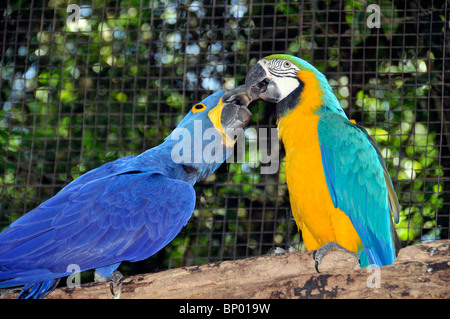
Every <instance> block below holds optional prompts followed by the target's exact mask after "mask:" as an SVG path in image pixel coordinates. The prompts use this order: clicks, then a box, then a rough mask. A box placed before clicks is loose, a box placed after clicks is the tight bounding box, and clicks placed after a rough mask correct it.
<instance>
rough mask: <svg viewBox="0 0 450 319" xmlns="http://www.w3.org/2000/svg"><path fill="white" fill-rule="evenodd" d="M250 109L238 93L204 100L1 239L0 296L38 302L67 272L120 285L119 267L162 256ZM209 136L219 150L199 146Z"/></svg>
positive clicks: (222, 93)
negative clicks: (161, 137) (158, 140)
mask: <svg viewBox="0 0 450 319" xmlns="http://www.w3.org/2000/svg"><path fill="white" fill-rule="evenodd" d="M249 103H250V100H249V99H248V97H247V96H246V94H245V87H243V86H242V87H238V88H236V89H234V90H231V91H228V92H225V91H223V90H221V91H218V92H216V93H214V94H212V95H210V96H208V97H207V98H206V99H204V100H203V101H202V102H200V103H198V104H196V105H194V106H193V108H192V109H191V110H190V111H189V113H188V114H187V115H186V117H185V118H184V119H183V120H182V121H181V122H180V123H179V125H178V126H177V128H176V129H175V130H174V131H173V132H172V133H171V135H170V136H169V137H167V138H166V139H165V141H164V142H163V143H162V144H160V145H159V146H157V147H154V148H152V149H149V150H147V151H146V152H144V153H142V154H140V155H138V156H128V157H125V158H121V159H118V160H116V161H113V162H110V163H107V164H104V165H102V166H100V167H98V168H96V169H94V170H92V171H89V172H87V173H86V174H84V175H82V176H80V177H79V178H77V179H75V180H74V181H73V182H72V183H70V184H69V185H67V186H66V187H65V188H63V189H62V190H61V191H60V192H59V193H57V194H56V195H55V196H54V197H52V198H50V199H49V200H47V201H45V202H43V203H42V204H41V205H39V206H38V207H37V208H35V209H33V210H32V211H30V212H29V213H27V214H25V215H24V216H22V217H21V218H19V219H18V220H16V221H15V222H13V223H12V224H11V225H10V226H9V227H8V228H7V229H5V230H4V231H3V232H2V233H0V288H6V287H14V286H21V285H24V287H23V289H22V291H21V293H20V295H19V297H20V298H43V297H45V296H46V295H47V294H48V293H50V292H51V291H52V290H53V289H55V287H56V286H57V284H58V282H59V280H60V278H61V277H64V276H68V275H71V274H72V269H70V270H68V266H69V265H77V266H78V267H79V269H80V271H84V270H88V269H95V270H96V271H95V272H96V277H98V276H99V278H109V277H114V278H117V276H113V274H114V273H115V272H116V269H117V267H119V265H120V263H121V262H122V261H130V262H135V261H139V260H143V259H146V258H148V257H150V256H151V255H153V254H155V253H156V252H157V251H159V250H160V249H162V248H163V247H164V246H166V245H167V244H168V243H169V242H171V241H172V239H174V238H175V236H177V234H178V233H179V232H180V230H181V229H182V227H183V226H185V225H186V223H187V222H188V220H189V219H190V217H191V215H192V213H193V210H194V206H195V199H196V196H195V191H194V188H193V185H194V184H195V183H196V182H197V181H199V180H201V179H204V178H206V177H208V176H209V175H211V174H212V173H213V172H214V171H215V170H216V169H217V168H218V167H219V166H220V165H221V164H222V163H223V161H225V159H226V158H227V157H228V156H229V155H230V154H231V151H232V148H233V145H234V144H235V141H236V135H232V134H230V133H229V132H232V133H233V132H236V129H239V128H241V129H242V128H244V127H245V126H246V125H247V123H248V121H249V119H250V117H251V113H250V111H249V110H248V109H247V108H246V106H247V105H248V104H249ZM208 130H209V133H208V134H207V135H208V137H205V140H206V139H209V140H212V136H215V137H214V140H215V139H217V140H216V141H215V144H214V145H216V147H211V144H210V143H205V142H204V141H202V140H203V135H206V132H207V131H208ZM214 133H215V134H214ZM175 136H176V137H175ZM214 140H213V141H214ZM180 143H181V144H180ZM205 144H206V145H205ZM208 145H209V146H208ZM206 147H209V148H208V150H207V149H206ZM174 149H176V151H174ZM195 153H197V154H195ZM217 156H219V158H218V157H217ZM194 157H196V158H194ZM111 287H112V286H111ZM111 291H112V288H111Z"/></svg>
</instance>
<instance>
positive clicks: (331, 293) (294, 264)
mask: <svg viewBox="0 0 450 319" xmlns="http://www.w3.org/2000/svg"><path fill="white" fill-rule="evenodd" d="M319 270H320V272H321V273H317V272H316V271H315V269H314V261H313V258H312V252H294V253H288V254H281V255H273V256H263V257H253V258H246V259H240V260H236V261H223V262H218V263H212V264H206V265H202V266H193V267H182V268H177V269H171V270H167V271H162V272H159V273H153V274H143V275H137V276H133V277H128V278H126V279H125V280H124V282H123V286H122V295H121V298H122V299H127V298H445V299H449V298H450V285H449V281H450V240H441V241H436V242H432V243H426V244H421V245H416V246H409V247H406V248H403V249H401V251H400V253H399V256H398V258H397V260H396V261H395V263H394V264H392V265H389V266H385V267H381V268H379V269H378V270H368V269H360V268H359V264H358V261H357V260H356V258H355V257H354V256H352V255H350V254H348V253H345V252H342V251H332V252H330V253H329V254H328V255H327V256H326V257H325V258H324V260H323V261H322V264H321V265H320V266H319ZM15 296H16V295H13V294H10V295H8V296H7V297H9V298H13V297H15ZM111 296H112V295H111V293H110V290H109V285H108V284H107V283H89V284H83V285H82V286H81V288H74V289H69V288H60V289H57V290H55V291H54V292H52V293H51V294H50V295H49V296H48V297H47V298H57V299H70V298H77V299H79V298H108V299H109V298H111Z"/></svg>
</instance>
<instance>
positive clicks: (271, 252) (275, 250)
mask: <svg viewBox="0 0 450 319" xmlns="http://www.w3.org/2000/svg"><path fill="white" fill-rule="evenodd" d="M296 251H298V250H297V249H295V248H294V247H292V246H289V247H288V249H283V248H281V247H273V248H271V249H270V250H269V255H271V256H272V255H279V254H286V253H293V252H296Z"/></svg>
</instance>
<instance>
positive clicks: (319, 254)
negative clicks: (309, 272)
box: [313, 241, 359, 274]
mask: <svg viewBox="0 0 450 319" xmlns="http://www.w3.org/2000/svg"><path fill="white" fill-rule="evenodd" d="M333 249H339V250H343V251H345V252H347V253H349V254H352V255H354V256H356V258H358V260H359V257H358V254H356V253H354V252H353V251H350V250H348V249H347V248H344V247H342V246H341V245H339V244H338V243H335V242H334V241H330V242H328V243H326V244H325V245H323V246H322V247H320V248H319V249H317V250H314V252H313V258H314V261H315V264H314V267H315V268H316V271H317V273H319V274H320V271H319V264H320V263H321V262H322V259H323V257H325V256H326V255H327V254H328V253H329V252H330V251H331V250H333Z"/></svg>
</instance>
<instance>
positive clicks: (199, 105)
mask: <svg viewBox="0 0 450 319" xmlns="http://www.w3.org/2000/svg"><path fill="white" fill-rule="evenodd" d="M204 110H206V105H205V104H203V103H197V104H195V105H194V106H193V107H192V113H193V114H195V113H198V112H202V111H204Z"/></svg>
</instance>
